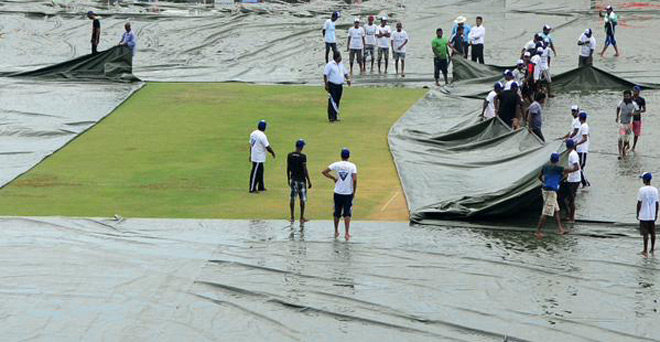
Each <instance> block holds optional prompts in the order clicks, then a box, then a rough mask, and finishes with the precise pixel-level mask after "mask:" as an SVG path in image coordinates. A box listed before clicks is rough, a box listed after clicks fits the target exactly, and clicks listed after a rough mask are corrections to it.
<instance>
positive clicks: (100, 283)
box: [0, 218, 660, 341]
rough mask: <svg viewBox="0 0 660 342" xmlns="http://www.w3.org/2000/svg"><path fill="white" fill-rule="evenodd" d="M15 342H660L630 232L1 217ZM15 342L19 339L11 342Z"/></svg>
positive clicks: (5, 291) (8, 333)
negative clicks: (343, 228)
mask: <svg viewBox="0 0 660 342" xmlns="http://www.w3.org/2000/svg"><path fill="white" fill-rule="evenodd" d="M0 229H1V230H2V232H3V236H4V238H3V239H2V243H1V244H2V246H1V248H0V258H2V260H3V263H2V266H0V267H1V268H2V272H1V273H2V278H3V281H2V285H0V298H1V299H2V302H3V305H2V308H0V321H2V328H1V330H2V331H3V336H5V339H6V340H19V339H21V340H22V339H29V338H34V339H49V340H52V339H54V338H55V339H62V340H79V339H84V340H101V339H108V340H125V339H131V340H135V339H142V340H159V341H181V340H196V341H214V340H222V339H227V338H230V339H232V340H234V341H259V340H269V341H337V340H344V339H352V340H360V341H378V340H407V341H413V340H414V341H438V340H452V341H503V340H507V339H506V338H508V341H541V340H542V341H567V340H568V341H655V340H658V339H660V334H659V333H658V331H657V329H656V323H657V321H658V318H659V313H658V309H659V308H660V304H659V303H658V299H660V292H659V291H658V288H657V287H658V282H659V281H660V278H659V277H658V272H659V271H660V265H659V264H658V262H657V260H656V258H649V259H644V258H641V257H640V256H639V255H638V252H639V251H640V248H641V246H640V241H639V238H638V237H637V236H636V234H635V232H634V229H620V228H616V227H605V226H601V227H600V228H599V229H598V232H594V229H593V228H592V227H589V226H586V225H579V226H576V227H574V228H573V229H572V234H571V235H568V236H564V237H558V236H552V234H549V236H548V237H547V238H545V239H544V240H542V241H538V240H536V239H535V238H534V237H533V235H532V234H531V233H530V232H527V233H522V232H512V231H494V230H483V229H475V228H469V227H467V226H465V225H461V224H456V225H455V226H451V225H450V226H446V227H435V226H434V227H426V226H408V225H407V224H401V223H365V222H356V223H354V226H353V230H352V232H353V238H352V239H351V241H350V242H346V241H344V239H343V237H342V238H340V239H337V240H335V239H333V237H332V226H331V223H330V222H327V221H317V222H310V223H308V224H307V225H306V227H305V228H304V229H301V228H300V226H299V225H298V224H296V225H294V226H290V225H289V224H287V223H285V222H283V221H268V222H266V221H222V220H127V221H123V222H121V223H118V222H115V221H108V220H91V219H64V218H43V219H36V218H2V219H0ZM7 338H8V339H7Z"/></svg>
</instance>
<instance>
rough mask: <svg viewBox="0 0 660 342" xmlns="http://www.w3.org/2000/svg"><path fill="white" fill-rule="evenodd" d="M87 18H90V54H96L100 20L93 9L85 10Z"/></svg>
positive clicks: (99, 35)
mask: <svg viewBox="0 0 660 342" xmlns="http://www.w3.org/2000/svg"><path fill="white" fill-rule="evenodd" d="M87 18H89V19H91V20H92V39H91V43H92V55H95V54H97V53H98V52H99V51H98V47H99V42H100V40H101V21H100V20H99V17H98V16H97V15H96V13H94V11H89V12H87Z"/></svg>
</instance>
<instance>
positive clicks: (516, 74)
mask: <svg viewBox="0 0 660 342" xmlns="http://www.w3.org/2000/svg"><path fill="white" fill-rule="evenodd" d="M524 79H525V69H523V70H520V69H518V68H516V69H515V70H513V80H514V81H516V82H518V84H522V83H523V80H524Z"/></svg>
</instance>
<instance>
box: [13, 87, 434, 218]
mask: <svg viewBox="0 0 660 342" xmlns="http://www.w3.org/2000/svg"><path fill="white" fill-rule="evenodd" d="M423 94H424V91H423V90H420V89H401V88H399V89H395V88H349V89H347V91H345V92H344V99H343V101H342V119H343V121H342V122H341V123H340V124H334V125H331V124H329V123H327V120H326V113H325V108H326V103H327V97H326V94H325V92H324V91H323V90H322V89H321V88H320V87H293V86H254V85H243V84H149V85H147V86H146V87H145V88H144V89H142V90H141V91H140V92H138V93H137V94H136V95H134V96H133V97H132V98H131V99H129V100H128V101H127V102H126V103H125V104H123V105H122V106H120V107H119V108H118V109H117V110H116V112H114V113H113V114H112V115H111V116H109V117H108V118H106V119H105V120H104V121H103V122H102V123H100V124H99V125H97V126H96V127H94V128H92V129H91V130H90V131H89V132H87V133H85V134H83V135H82V136H80V137H79V138H77V139H76V140H75V141H73V142H72V143H71V144H69V145H68V146H66V148H64V149H63V150H61V151H59V152H57V153H56V154H54V155H53V156H52V157H50V158H48V159H46V160H45V161H44V162H42V163H41V164H40V165H38V166H37V167H36V168H35V169H33V170H32V171H30V172H29V173H27V174H26V175H23V176H22V177H20V178H19V179H17V180H16V181H14V182H12V183H11V184H9V185H8V186H6V187H5V188H3V189H2V190H0V215H30V216H50V215H63V216H101V217H106V216H112V215H114V214H119V215H121V216H124V217H177V218H244V219H273V218H286V217H287V216H288V198H289V197H288V196H289V189H288V187H287V185H286V175H285V170H286V155H287V153H288V152H291V151H292V150H293V145H294V142H295V140H296V139H298V138H304V139H305V140H306V141H307V146H306V148H305V151H304V152H305V153H306V154H307V156H308V168H309V170H310V173H311V176H312V182H313V185H314V187H313V189H311V191H310V192H309V203H308V215H307V216H309V217H310V218H313V219H320V218H329V217H330V213H331V211H330V210H331V209H330V207H331V201H332V197H331V196H332V189H333V184H331V182H330V181H329V180H327V179H325V178H323V177H322V176H321V175H320V171H321V170H322V169H324V168H325V167H326V166H327V165H328V164H330V163H331V162H333V161H336V160H337V159H338V158H339V151H340V149H341V148H342V147H344V146H346V147H349V148H351V150H352V161H353V162H355V163H356V164H357V165H358V174H359V181H360V182H359V187H358V198H357V201H356V202H357V205H356V211H355V213H356V218H358V219H359V218H362V219H367V218H368V219H378V218H379V216H380V215H378V213H379V210H381V207H382V206H383V205H384V204H385V203H387V202H388V200H390V198H391V197H392V194H393V193H397V191H400V184H399V180H398V177H397V174H396V170H395V168H394V165H393V162H392V159H391V155H390V153H389V148H388V144H387V132H388V130H389V128H390V127H391V125H392V124H393V123H394V122H395V121H396V120H397V119H398V118H399V117H400V116H401V115H402V114H403V113H405V111H406V110H407V109H408V108H409V107H410V106H411V105H412V104H413V103H414V102H415V101H416V100H417V99H419V98H420V97H421V96H422V95H423ZM259 119H266V120H267V121H268V124H269V125H268V129H267V131H266V134H267V135H268V137H269V139H270V142H271V144H272V146H273V148H274V149H275V152H276V153H277V159H275V160H273V159H272V158H270V157H269V159H268V161H267V163H266V187H267V188H268V189H269V190H268V191H267V192H265V193H262V194H259V195H251V194H248V191H247V190H248V178H249V171H250V166H251V164H250V163H249V162H248V136H249V134H250V132H251V131H252V130H254V129H255V127H256V124H257V121H258V120H259ZM390 202H391V201H390ZM383 217H387V215H383ZM398 219H403V220H405V219H407V217H399V218H398Z"/></svg>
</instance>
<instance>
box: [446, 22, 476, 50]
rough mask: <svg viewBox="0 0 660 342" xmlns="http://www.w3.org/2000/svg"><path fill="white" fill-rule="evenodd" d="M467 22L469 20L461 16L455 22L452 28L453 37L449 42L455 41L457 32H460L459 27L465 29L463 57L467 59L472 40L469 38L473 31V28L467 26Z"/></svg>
mask: <svg viewBox="0 0 660 342" xmlns="http://www.w3.org/2000/svg"><path fill="white" fill-rule="evenodd" d="M466 21H467V18H465V17H464V16H462V15H459V16H458V17H457V18H456V20H454V26H453V27H452V28H451V37H450V38H449V41H450V42H451V41H453V39H454V36H455V35H456V31H458V28H459V27H462V28H463V37H464V39H463V57H465V58H467V54H468V46H469V45H470V39H469V38H468V37H469V36H470V30H472V26H470V25H468V24H466V23H465V22H466Z"/></svg>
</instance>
